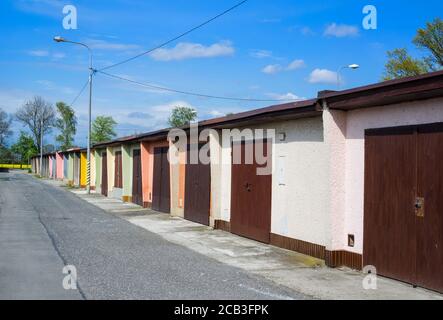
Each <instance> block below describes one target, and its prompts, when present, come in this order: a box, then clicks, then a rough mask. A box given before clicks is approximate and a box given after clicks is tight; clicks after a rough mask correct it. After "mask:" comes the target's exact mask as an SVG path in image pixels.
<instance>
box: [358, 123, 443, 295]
mask: <svg viewBox="0 0 443 320" xmlns="http://www.w3.org/2000/svg"><path fill="white" fill-rule="evenodd" d="M442 132H443V126H442V125H440V124H438V125H427V126H410V127H400V128H389V129H377V130H368V131H367V132H366V143H365V148H366V150H365V207H364V243H363V246H364V248H363V259H364V261H363V262H364V265H374V266H375V267H376V268H377V273H378V274H380V275H384V276H387V277H391V278H395V279H399V280H402V281H405V282H409V283H412V284H414V285H418V286H423V287H426V288H430V289H434V290H438V291H443V276H442V274H441V272H439V271H438V270H440V269H441V267H440V266H441V265H442V264H443V252H442V247H443V200H442V199H443V168H442V165H441V157H442V156H443V153H442V150H443V133H442ZM422 199H424V200H423V201H424V205H422V204H421V203H422ZM417 207H422V209H423V210H420V209H418V208H417ZM422 212H424V215H423V216H422V215H421V213H422Z"/></svg>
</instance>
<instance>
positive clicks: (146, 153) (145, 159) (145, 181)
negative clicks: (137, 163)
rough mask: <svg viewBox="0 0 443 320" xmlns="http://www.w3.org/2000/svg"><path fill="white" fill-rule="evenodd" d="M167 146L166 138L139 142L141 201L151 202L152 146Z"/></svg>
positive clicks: (152, 175)
mask: <svg viewBox="0 0 443 320" xmlns="http://www.w3.org/2000/svg"><path fill="white" fill-rule="evenodd" d="M167 146H169V142H168V141H167V140H162V141H156V142H142V143H141V158H142V185H143V202H152V185H153V177H154V148H156V147H167Z"/></svg>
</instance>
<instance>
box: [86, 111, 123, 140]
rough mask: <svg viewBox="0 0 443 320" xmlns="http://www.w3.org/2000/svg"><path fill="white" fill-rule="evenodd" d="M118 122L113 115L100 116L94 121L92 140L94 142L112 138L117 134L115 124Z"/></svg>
mask: <svg viewBox="0 0 443 320" xmlns="http://www.w3.org/2000/svg"><path fill="white" fill-rule="evenodd" d="M116 125H117V122H115V121H114V119H113V118H112V117H107V116H98V117H97V118H95V120H94V122H93V123H92V133H91V142H92V144H95V143H99V142H104V141H109V140H112V138H114V137H115V136H116V135H117V134H116V133H115V130H114V128H115V126H116Z"/></svg>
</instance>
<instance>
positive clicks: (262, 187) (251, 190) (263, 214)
mask: <svg viewBox="0 0 443 320" xmlns="http://www.w3.org/2000/svg"><path fill="white" fill-rule="evenodd" d="M250 143H252V144H253V149H255V148H256V147H257V146H258V145H259V144H262V146H263V148H262V149H263V150H264V151H265V155H267V154H266V151H267V150H268V148H266V145H264V144H268V143H270V142H269V141H267V142H262V141H255V142H244V141H243V142H241V143H240V142H237V143H233V147H232V148H233V155H234V154H236V153H237V152H241V158H242V159H243V160H242V163H241V164H235V163H233V164H232V173H231V176H232V178H231V179H232V182H231V231H232V232H233V233H235V234H238V235H241V236H244V237H247V238H251V239H254V240H258V241H261V242H265V243H269V240H270V232H271V187H272V186H271V184H272V174H269V175H257V168H259V167H260V165H258V164H257V161H256V159H255V156H254V161H253V163H252V164H245V161H244V159H245V150H246V149H247V148H246V145H247V144H250ZM248 149H249V148H248ZM254 154H255V150H254ZM268 158H269V159H271V155H270V154H269V155H268Z"/></svg>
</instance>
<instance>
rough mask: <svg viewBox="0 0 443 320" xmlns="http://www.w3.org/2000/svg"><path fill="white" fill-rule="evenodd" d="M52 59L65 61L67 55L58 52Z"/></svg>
mask: <svg viewBox="0 0 443 320" xmlns="http://www.w3.org/2000/svg"><path fill="white" fill-rule="evenodd" d="M52 57H53V58H54V59H63V58H64V57H66V55H65V54H64V53H61V52H56V53H54V54H53V55H52Z"/></svg>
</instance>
